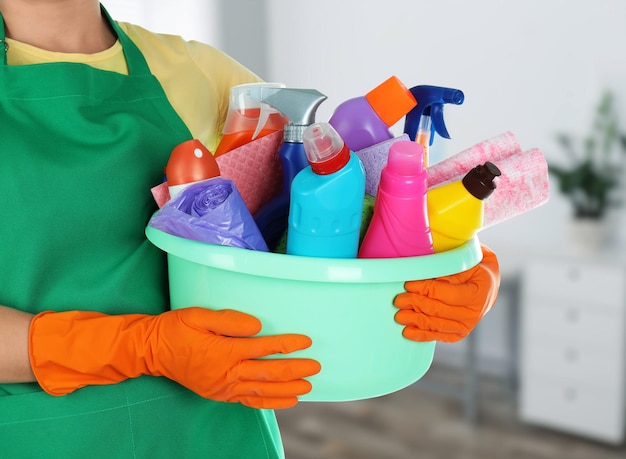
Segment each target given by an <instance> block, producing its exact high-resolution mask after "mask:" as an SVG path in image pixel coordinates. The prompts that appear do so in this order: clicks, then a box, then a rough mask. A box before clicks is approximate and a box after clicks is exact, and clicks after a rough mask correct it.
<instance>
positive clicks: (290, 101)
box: [254, 88, 326, 250]
mask: <svg viewBox="0 0 626 459" xmlns="http://www.w3.org/2000/svg"><path fill="white" fill-rule="evenodd" d="M324 100H326V96H325V95H324V94H322V93H321V92H319V91H317V90H315V89H296V88H263V91H262V94H261V102H263V103H266V104H268V105H270V106H272V107H273V108H275V109H276V110H278V111H280V113H281V114H282V115H283V116H286V117H287V118H288V119H289V123H287V124H286V125H285V130H284V142H283V144H282V146H281V147H280V150H279V151H278V156H279V157H280V163H281V166H282V173H283V184H282V188H281V191H280V193H279V194H278V195H276V196H275V197H273V198H272V199H271V200H270V201H268V202H267V203H266V204H265V205H263V206H262V207H261V208H260V209H259V210H257V211H256V213H255V214H254V221H255V222H256V224H257V226H258V227H259V230H261V234H262V235H263V238H264V239H265V242H266V243H267V246H268V247H269V248H270V250H273V249H274V248H275V247H276V245H277V244H278V243H279V242H280V239H281V237H282V236H283V235H284V233H285V231H286V230H287V224H288V214H289V199H290V191H291V184H292V181H293V179H294V177H295V176H296V175H297V174H298V172H300V171H301V170H302V169H304V168H305V167H307V166H308V165H309V162H308V160H307V156H306V153H305V151H304V145H303V143H302V135H303V132H304V130H305V129H306V128H307V127H308V126H310V125H312V124H313V123H314V122H315V114H316V112H317V109H318V108H319V106H320V104H321V103H322V102H324Z"/></svg>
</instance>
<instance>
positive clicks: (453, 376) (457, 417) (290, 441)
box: [277, 367, 626, 459]
mask: <svg viewBox="0 0 626 459" xmlns="http://www.w3.org/2000/svg"><path fill="white" fill-rule="evenodd" d="M460 378H461V375H459V374H458V372H457V371H456V370H450V369H447V368H437V367H433V368H431V369H430V371H429V372H428V374H427V376H426V377H425V379H428V384H429V385H432V384H433V383H437V382H438V381H441V382H445V383H446V384H449V383H450V381H458V380H460ZM506 389H507V386H506V385H505V384H503V382H502V381H499V380H496V379H493V378H481V383H480V394H481V395H480V405H479V409H480V411H479V418H478V420H477V421H476V422H475V423H474V425H472V424H471V423H468V422H466V421H465V420H464V417H463V406H462V404H461V402H460V401H459V400H458V399H455V398H452V397H450V396H447V395H443V394H441V393H439V392H433V391H431V390H425V389H423V388H420V384H419V383H418V384H416V385H415V386H411V387H409V388H406V389H404V390H402V391H399V392H396V393H394V394H391V395H387V396H384V397H380V398H377V399H370V400H362V401H356V402H344V403H311V402H302V403H300V404H298V406H296V407H295V408H292V409H290V410H282V411H278V412H277V416H278V420H279V424H280V427H281V431H282V434H283V443H284V445H285V453H286V456H287V459H409V458H411V459H412V458H416V459H626V447H624V446H621V447H614V446H607V445H604V444H602V443H598V442H594V441H589V440H585V439H581V438H578V437H574V436H570V435H566V434H563V433H558V432H555V431H551V430H547V429H542V428H538V427H533V426H528V425H525V424H522V423H521V422H519V420H518V418H517V414H516V407H515V401H514V397H512V396H511V392H510V391H508V390H506Z"/></svg>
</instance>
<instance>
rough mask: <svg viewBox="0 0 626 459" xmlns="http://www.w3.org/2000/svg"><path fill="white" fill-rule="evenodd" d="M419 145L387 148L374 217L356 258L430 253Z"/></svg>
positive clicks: (399, 144) (406, 143)
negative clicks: (385, 163) (386, 157)
mask: <svg viewBox="0 0 626 459" xmlns="http://www.w3.org/2000/svg"><path fill="white" fill-rule="evenodd" d="M423 161H424V148H423V147H422V145H420V144H418V143H415V142H411V141H410V140H401V141H397V142H394V143H393V144H392V145H391V147H390V149H389V157H388V159H387V165H386V166H385V167H384V168H383V169H382V171H381V177H380V183H379V185H378V192H377V193H376V201H375V203H374V215H373V217H372V221H371V222H370V225H369V227H368V229H367V232H366V233H365V237H364V238H363V242H362V244H361V247H360V249H359V254H358V256H359V258H397V257H412V256H419V255H427V254H432V253H434V250H433V239H432V235H431V232H430V227H429V223H428V208H427V205H426V203H427V194H426V193H427V191H428V185H427V177H428V176H427V174H426V171H425V169H424V162H423Z"/></svg>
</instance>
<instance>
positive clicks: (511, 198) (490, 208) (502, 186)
mask: <svg viewBox="0 0 626 459" xmlns="http://www.w3.org/2000/svg"><path fill="white" fill-rule="evenodd" d="M483 159H484V158H483ZM487 160H488V161H491V162H492V163H494V164H495V165H496V166H498V169H500V172H501V173H502V175H500V177H497V178H496V180H495V183H496V189H495V191H494V192H493V194H491V195H490V196H489V197H488V198H487V199H485V207H484V219H483V226H482V228H481V230H483V229H485V228H488V227H490V226H493V225H495V224H497V223H500V222H503V221H505V220H508V219H509V218H513V217H516V216H518V215H520V214H523V213H525V212H528V211H530V210H532V209H534V208H536V207H539V206H541V205H542V204H545V203H546V202H547V201H548V198H549V196H550V187H549V176H548V163H547V162H546V159H545V157H544V156H543V153H542V152H541V151H540V150H539V149H537V148H534V149H532V150H528V151H525V152H521V153H517V154H514V155H511V156H508V157H500V158H498V159H494V160H492V159H487ZM484 162H485V161H483V163H482V164H484ZM478 164H479V163H477V164H476V165H478ZM466 172H467V171H464V172H462V173H461V174H459V175H458V176H457V177H453V178H451V179H449V180H446V181H445V182H443V183H438V184H437V185H435V186H434V187H437V186H440V185H443V184H445V183H449V182H453V181H458V180H461V179H462V178H463V176H464V175H465V174H466ZM429 188H433V187H431V186H429Z"/></svg>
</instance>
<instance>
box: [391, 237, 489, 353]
mask: <svg viewBox="0 0 626 459" xmlns="http://www.w3.org/2000/svg"><path fill="white" fill-rule="evenodd" d="M482 252H483V259H482V261H481V262H480V263H479V264H478V265H476V266H474V267H473V268H471V269H468V270H467V271H463V272H461V273H458V274H454V275H451V276H445V277H439V278H436V279H426V280H417V281H408V282H406V283H405V284H404V288H405V290H406V293H400V294H399V295H398V296H396V298H395V299H394V302H393V304H394V306H396V307H397V308H399V309H400V311H398V312H397V313H396V316H395V320H396V322H398V323H399V324H401V325H405V327H404V330H403V332H402V335H403V336H404V337H405V338H408V339H410V340H412V341H445V342H449V343H452V342H456V341H460V340H461V339H463V338H465V337H466V336H467V335H469V334H470V332H471V331H472V330H473V329H474V327H475V326H476V325H477V324H478V322H479V321H480V319H482V317H483V316H484V315H485V314H486V313H487V312H488V311H489V310H490V309H491V308H492V306H493V305H494V303H495V302H496V298H497V296H498V288H499V287H500V268H499V267H498V260H497V258H496V255H495V254H494V253H493V252H492V251H491V250H489V249H488V248H487V247H485V246H482Z"/></svg>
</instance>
